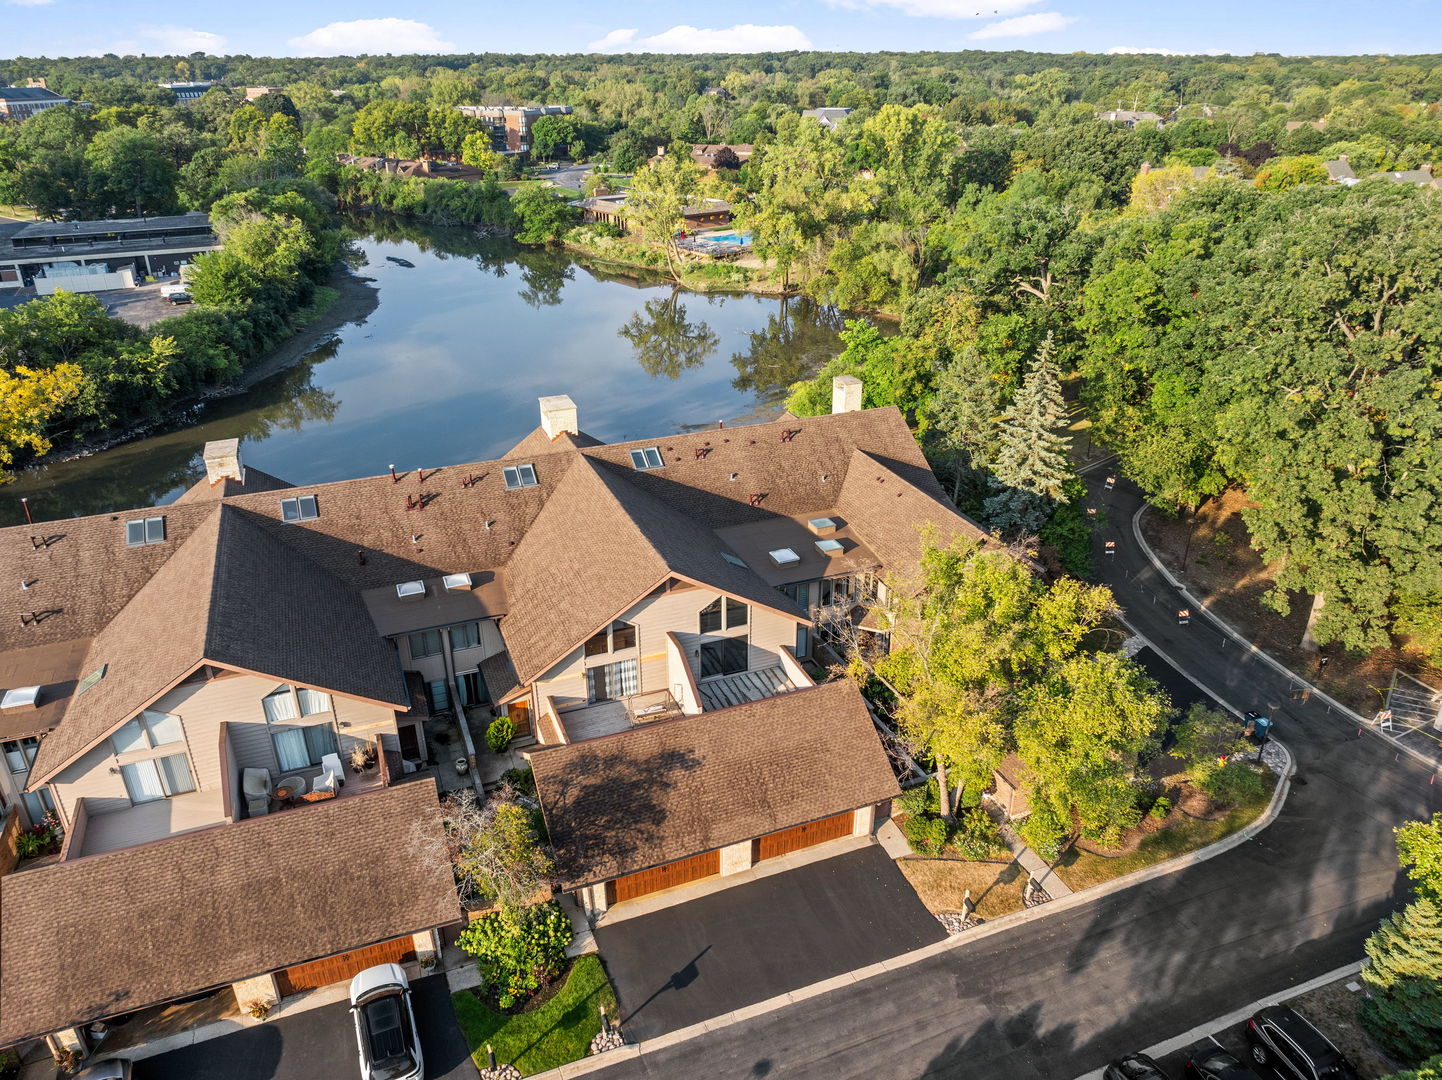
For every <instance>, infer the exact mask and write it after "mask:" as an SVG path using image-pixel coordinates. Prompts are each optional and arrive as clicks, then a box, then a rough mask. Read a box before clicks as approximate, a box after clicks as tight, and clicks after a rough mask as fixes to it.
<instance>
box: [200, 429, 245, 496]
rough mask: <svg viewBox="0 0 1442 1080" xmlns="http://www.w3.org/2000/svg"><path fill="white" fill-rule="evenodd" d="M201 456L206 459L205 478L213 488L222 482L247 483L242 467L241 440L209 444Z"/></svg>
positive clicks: (218, 441)
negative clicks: (235, 481)
mask: <svg viewBox="0 0 1442 1080" xmlns="http://www.w3.org/2000/svg"><path fill="white" fill-rule="evenodd" d="M200 456H201V457H202V458H204V459H205V478H206V479H207V480H209V481H210V484H211V486H212V487H213V486H215V485H216V484H218V483H220V482H221V481H222V480H237V481H239V482H241V483H244V482H245V470H244V469H243V468H241V465H240V440H239V439H217V440H216V441H215V442H208V443H206V444H205V449H204V450H202V451H201V454H200Z"/></svg>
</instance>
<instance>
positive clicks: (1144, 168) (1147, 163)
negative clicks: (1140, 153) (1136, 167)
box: [1142, 161, 1152, 176]
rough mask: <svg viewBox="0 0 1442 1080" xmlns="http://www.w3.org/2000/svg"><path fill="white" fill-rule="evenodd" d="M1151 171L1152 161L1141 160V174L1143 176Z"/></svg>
mask: <svg viewBox="0 0 1442 1080" xmlns="http://www.w3.org/2000/svg"><path fill="white" fill-rule="evenodd" d="M1151 171H1152V163H1151V162H1150V161H1143V162H1142V175H1143V176H1146V175H1147V173H1149V172H1151Z"/></svg>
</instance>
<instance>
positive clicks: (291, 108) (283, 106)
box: [249, 90, 300, 128]
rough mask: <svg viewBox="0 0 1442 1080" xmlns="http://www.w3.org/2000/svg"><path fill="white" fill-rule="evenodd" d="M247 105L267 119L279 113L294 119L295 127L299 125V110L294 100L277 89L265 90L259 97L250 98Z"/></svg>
mask: <svg viewBox="0 0 1442 1080" xmlns="http://www.w3.org/2000/svg"><path fill="white" fill-rule="evenodd" d="M249 105H250V107H251V108H253V109H256V110H258V111H259V112H260V114H261V115H262V116H264V117H265V118H266V119H267V120H268V119H270V118H271V117H272V116H275V115H277V114H280V115H283V116H288V117H290V118H291V119H292V120H293V121H295V124H296V127H297V128H299V127H300V110H299V109H297V108H296V107H295V102H293V101H291V100H290V97H289V95H287V94H285V93H283V92H281V91H279V90H267V91H266V92H265V93H263V94H261V95H260V96H259V97H255V98H251V99H250V102H249Z"/></svg>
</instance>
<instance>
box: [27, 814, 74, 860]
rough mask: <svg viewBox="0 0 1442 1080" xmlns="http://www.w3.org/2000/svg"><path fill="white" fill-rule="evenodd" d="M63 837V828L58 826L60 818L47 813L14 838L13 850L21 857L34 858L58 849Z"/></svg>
mask: <svg viewBox="0 0 1442 1080" xmlns="http://www.w3.org/2000/svg"><path fill="white" fill-rule="evenodd" d="M64 839H65V830H64V829H62V828H61V827H60V819H59V818H57V817H56V816H55V815H54V814H47V815H45V820H44V821H42V822H40V823H39V824H38V825H32V826H31V827H30V828H29V829H27V830H26V831H25V832H23V833H21V834H20V835H19V836H17V837H16V838H15V850H16V851H17V852H18V853H19V855H20V857H21V858H22V859H34V858H36V857H38V856H40V855H49V854H50V853H51V852H53V851H59V850H60V842H61V841H62V840H64Z"/></svg>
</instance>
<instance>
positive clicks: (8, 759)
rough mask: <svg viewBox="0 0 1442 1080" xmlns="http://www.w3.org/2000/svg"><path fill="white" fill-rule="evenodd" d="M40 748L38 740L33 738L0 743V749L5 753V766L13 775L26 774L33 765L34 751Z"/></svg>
mask: <svg viewBox="0 0 1442 1080" xmlns="http://www.w3.org/2000/svg"><path fill="white" fill-rule="evenodd" d="M39 746H40V740H39V739H38V738H36V737H35V736H33V735H32V736H30V737H29V738H26V739H14V740H12V741H11V742H7V743H0V749H3V750H4V751H5V764H6V765H7V766H9V768H10V771H11V772H13V773H28V772H29V771H30V766H31V765H33V764H35V751H36V750H37V749H38V748H39Z"/></svg>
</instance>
